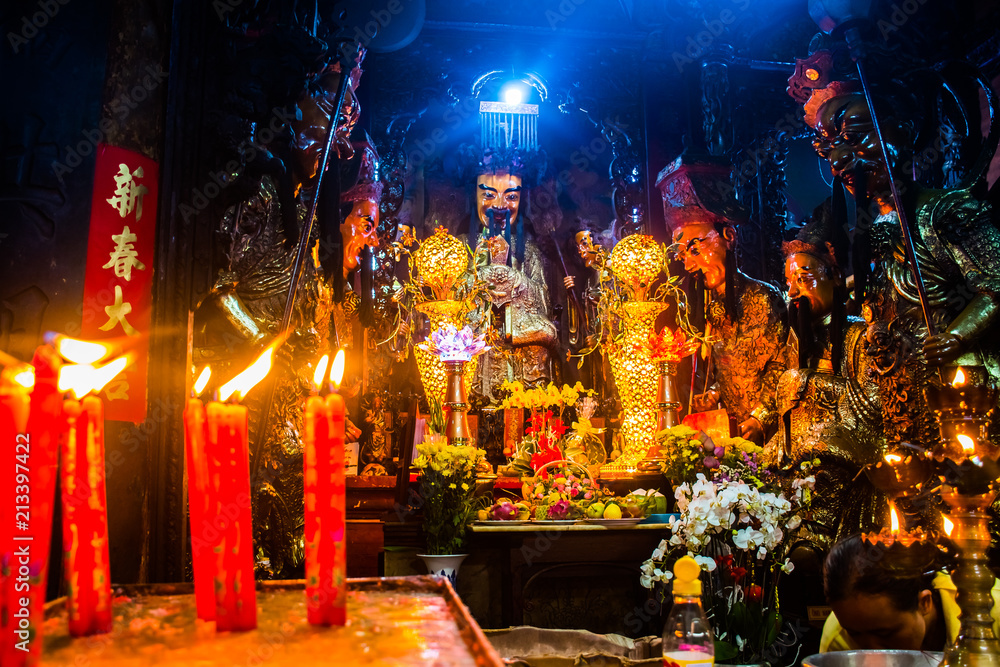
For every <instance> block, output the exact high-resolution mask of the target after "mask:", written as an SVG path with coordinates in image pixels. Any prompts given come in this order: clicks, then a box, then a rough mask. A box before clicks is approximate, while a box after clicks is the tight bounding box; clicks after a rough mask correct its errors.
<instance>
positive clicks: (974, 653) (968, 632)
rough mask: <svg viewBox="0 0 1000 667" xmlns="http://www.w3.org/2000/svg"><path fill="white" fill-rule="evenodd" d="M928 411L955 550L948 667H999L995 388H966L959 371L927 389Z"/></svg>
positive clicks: (999, 471)
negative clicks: (947, 382) (993, 545)
mask: <svg viewBox="0 0 1000 667" xmlns="http://www.w3.org/2000/svg"><path fill="white" fill-rule="evenodd" d="M924 395H925V397H926V399H927V405H928V406H929V407H930V408H931V409H932V410H933V411H934V414H935V415H936V416H937V419H938V426H939V429H940V432H941V442H940V444H939V445H938V446H936V447H935V449H934V458H935V459H937V460H938V461H943V462H945V463H946V464H947V465H949V467H950V470H948V471H947V473H948V474H947V481H948V484H947V485H946V486H944V487H942V491H941V498H942V499H943V500H944V501H945V502H946V503H947V504H948V506H949V507H950V508H951V519H952V521H953V522H954V529H953V530H952V533H951V539H952V541H953V542H954V543H955V546H956V547H957V548H958V550H959V557H958V568H957V569H956V570H955V573H954V574H953V575H952V580H953V581H954V583H955V587H956V588H957V589H958V595H957V600H956V601H957V602H958V607H959V609H961V614H960V615H959V631H958V639H957V641H956V642H955V644H954V645H952V646H949V647H947V648H946V649H945V652H944V661H943V662H942V663H941V664H942V665H945V666H947V667H1000V641H997V637H996V636H995V635H994V633H993V619H992V616H991V613H990V612H991V610H992V608H993V596H992V594H991V591H992V589H993V582H994V577H993V572H992V571H991V570H990V569H989V567H988V563H987V558H986V549H987V548H988V547H989V545H990V534H989V525H988V523H989V515H988V514H987V509H988V508H989V506H990V504H991V503H992V502H993V499H994V498H995V497H996V494H997V491H996V482H997V479H998V477H1000V466H998V465H997V459H998V458H1000V448H998V447H997V446H996V445H994V444H993V443H992V442H990V440H989V439H988V437H987V431H988V429H989V423H990V418H991V417H992V414H993V409H994V407H995V406H996V404H997V391H996V389H995V388H994V387H985V386H972V385H968V384H965V374H964V373H963V371H962V369H958V371H957V372H956V377H955V381H954V382H953V383H952V386H950V387H949V386H943V387H927V388H926V389H925V390H924Z"/></svg>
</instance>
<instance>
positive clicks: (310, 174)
mask: <svg viewBox="0 0 1000 667" xmlns="http://www.w3.org/2000/svg"><path fill="white" fill-rule="evenodd" d="M349 76H350V81H349V82H348V84H347V89H346V91H345V95H344V101H343V103H342V105H341V112H340V115H339V119H340V122H339V124H338V125H337V129H336V132H335V133H334V142H333V150H335V151H337V155H339V156H340V157H341V158H343V159H350V158H351V157H352V156H353V154H354V150H353V148H352V146H351V141H350V136H351V132H352V131H353V130H354V127H355V126H356V125H357V122H358V116H359V113H360V107H359V105H358V98H357V97H356V95H355V92H354V91H355V89H356V88H357V87H358V81H359V78H360V76H361V70H360V68H358V67H356V68H355V69H354V70H353V71H352V72H351V73H350V75H349ZM341 77H342V74H341V72H340V63H339V62H334V63H332V64H331V65H330V66H329V67H328V68H327V69H326V70H325V71H324V72H322V73H321V74H320V75H319V76H318V77H317V78H316V80H315V82H313V83H311V84H310V86H309V87H308V89H307V90H306V91H305V92H303V94H302V96H301V97H300V98H299V100H298V101H297V106H298V109H299V110H300V112H301V113H300V114H299V115H298V117H297V118H295V119H294V120H292V122H291V127H292V132H293V141H292V157H293V165H292V166H293V172H294V174H295V178H296V180H297V181H298V182H299V183H308V182H310V181H311V180H312V179H313V178H314V177H315V176H316V173H317V172H318V171H319V163H320V160H321V158H322V154H323V147H324V145H325V142H326V136H327V131H328V129H329V127H330V117H331V116H332V115H333V113H334V106H335V105H336V103H337V91H338V89H339V87H340V80H341Z"/></svg>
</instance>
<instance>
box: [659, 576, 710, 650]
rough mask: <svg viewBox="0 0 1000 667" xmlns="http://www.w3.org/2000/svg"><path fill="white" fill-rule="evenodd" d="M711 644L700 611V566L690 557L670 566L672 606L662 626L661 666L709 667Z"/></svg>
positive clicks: (708, 629)
mask: <svg viewBox="0 0 1000 667" xmlns="http://www.w3.org/2000/svg"><path fill="white" fill-rule="evenodd" d="M714 664H715V642H714V640H713V638H712V626H710V625H709V624H708V619H707V618H705V610H704V609H702V608H701V567H699V566H698V562H697V561H695V559H694V558H691V557H690V556H684V557H683V558H681V559H680V560H678V561H677V562H676V563H675V564H674V606H673V607H672V608H671V609H670V616H668V617H667V624H666V625H665V626H663V667H712V666H713V665H714Z"/></svg>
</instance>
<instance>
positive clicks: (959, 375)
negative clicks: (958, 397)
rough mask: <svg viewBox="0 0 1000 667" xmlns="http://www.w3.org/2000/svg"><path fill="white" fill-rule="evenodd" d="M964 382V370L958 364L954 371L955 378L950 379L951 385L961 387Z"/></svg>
mask: <svg viewBox="0 0 1000 667" xmlns="http://www.w3.org/2000/svg"><path fill="white" fill-rule="evenodd" d="M964 384H965V372H964V371H963V370H962V367H961V366H959V367H958V370H957V371H955V379H954V380H952V381H951V386H952V387H961V386H962V385H964Z"/></svg>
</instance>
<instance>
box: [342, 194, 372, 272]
mask: <svg viewBox="0 0 1000 667" xmlns="http://www.w3.org/2000/svg"><path fill="white" fill-rule="evenodd" d="M340 232H341V235H342V236H343V238H344V277H347V274H348V273H350V272H351V271H353V270H354V269H356V268H358V264H359V262H360V258H361V251H362V250H363V249H364V247H365V246H371V247H372V248H377V247H378V233H377V232H378V204H376V203H375V202H372V201H358V202H354V208H352V209H351V212H350V214H349V215H348V216H347V217H346V218H345V219H344V224H343V225H341V228H340Z"/></svg>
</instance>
